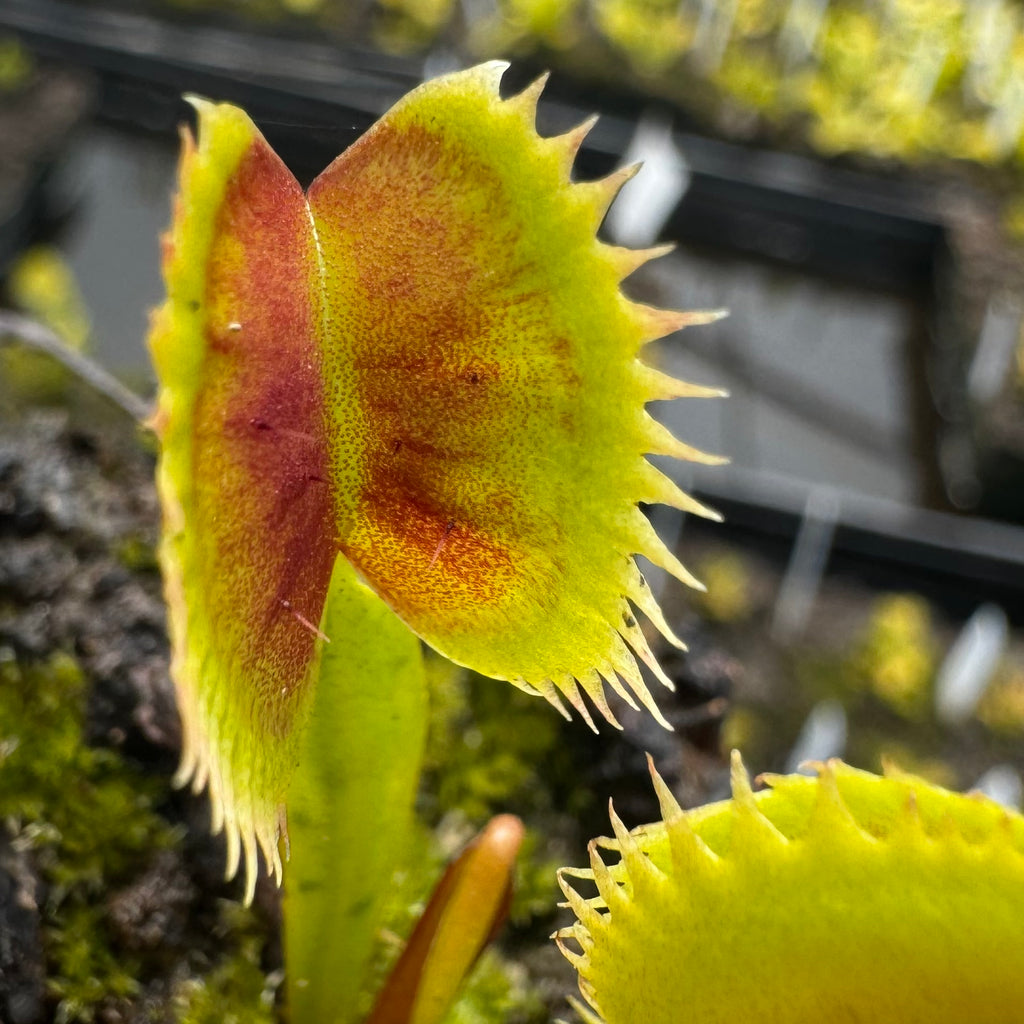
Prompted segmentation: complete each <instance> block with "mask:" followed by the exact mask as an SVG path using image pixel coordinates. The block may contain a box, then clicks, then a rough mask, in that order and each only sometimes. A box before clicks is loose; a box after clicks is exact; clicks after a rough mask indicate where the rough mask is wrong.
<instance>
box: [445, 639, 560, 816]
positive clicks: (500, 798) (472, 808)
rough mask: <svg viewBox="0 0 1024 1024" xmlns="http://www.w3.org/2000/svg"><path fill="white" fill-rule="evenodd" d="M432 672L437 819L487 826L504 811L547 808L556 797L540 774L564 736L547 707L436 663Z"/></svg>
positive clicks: (505, 684)
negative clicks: (453, 816) (455, 817)
mask: <svg viewBox="0 0 1024 1024" xmlns="http://www.w3.org/2000/svg"><path fill="white" fill-rule="evenodd" d="M427 666H428V677H429V684H430V688H431V723H430V734H429V737H428V741H427V755H426V770H427V773H428V776H429V780H430V781H429V785H428V786H427V787H426V788H427V790H428V791H430V792H432V793H434V794H436V797H434V799H436V801H437V807H436V810H437V812H439V814H446V813H449V812H452V811H459V812H461V813H462V814H464V815H465V816H466V818H467V819H469V821H471V822H473V823H475V824H478V825H482V824H483V823H484V822H485V821H486V820H487V819H488V818H489V817H490V816H491V815H492V814H496V813H498V812H499V811H507V810H526V809H533V808H537V807H541V808H544V807H546V806H547V805H548V804H549V803H550V794H549V792H548V789H547V787H546V786H545V785H544V783H543V781H542V780H541V779H540V778H539V777H538V774H537V766H538V765H539V764H540V763H541V762H542V761H543V759H544V757H545V755H546V754H548V753H549V752H550V751H551V750H552V748H553V747H554V746H555V745H556V742H557V740H558V729H559V719H558V716H557V715H555V714H553V713H552V710H551V708H550V707H549V706H548V704H547V703H546V702H544V701H542V700H538V699H537V698H536V697H531V696H528V695H527V694H525V693H521V692H519V691H517V690H513V689H512V688H511V687H509V685H508V684H507V683H501V682H496V681H495V680H493V679H484V678H482V677H480V676H477V675H474V674H472V673H469V672H466V671H465V670H463V669H460V668H458V667H456V666H453V665H451V664H450V663H448V662H443V661H442V660H441V659H439V658H437V657H433V656H432V657H430V658H429V659H428V662H427Z"/></svg>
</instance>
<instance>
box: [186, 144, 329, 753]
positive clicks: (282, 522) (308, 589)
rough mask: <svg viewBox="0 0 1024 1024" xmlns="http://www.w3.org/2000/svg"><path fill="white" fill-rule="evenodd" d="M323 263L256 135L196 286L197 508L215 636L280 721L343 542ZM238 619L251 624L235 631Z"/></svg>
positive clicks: (305, 660)
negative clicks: (200, 364) (329, 409)
mask: <svg viewBox="0 0 1024 1024" xmlns="http://www.w3.org/2000/svg"><path fill="white" fill-rule="evenodd" d="M312 273H315V260H314V259H313V255H312V251H311V246H310V240H309V224H308V218H307V214H306V210H305V205H304V200H303V196H302V191H301V189H300V188H299V186H298V184H297V182H296V181H295V179H294V178H293V177H292V175H291V174H290V173H289V172H288V171H287V169H286V168H285V167H284V165H283V164H282V163H281V162H280V160H279V159H278V158H277V156H276V155H275V154H274V153H273V151H272V150H270V148H269V147H268V146H267V144H266V143H265V142H264V141H263V139H262V138H258V137H257V138H256V139H254V141H253V144H252V146H251V148H250V149H249V151H248V152H247V153H246V154H245V156H244V157H243V158H242V160H241V162H240V164H239V166H238V168H237V169H236V171H235V173H234V174H233V175H232V177H231V179H230V181H229V183H228V186H227V190H226V193H225V196H224V201H223V205H222V208H221V210H220V215H219V219H218V224H217V230H216V232H215V234H214V243H213V246H212V249H211V252H210V254H209V264H208V276H207V287H206V294H205V295H203V296H197V297H196V299H195V301H196V303H197V304H200V305H197V311H198V312H199V313H200V315H201V316H202V318H203V323H204V326H205V336H206V341H207V355H206V360H205V366H204V370H203V373H204V386H203V388H202V390H201V392H200V394H199V397H198V400H197V403H196V411H195V427H194V430H195V436H194V451H195V466H194V472H195V479H196V481H197V490H196V508H195V513H194V519H193V522H194V524H195V526H194V528H195V531H196V535H197V538H198V541H197V543H199V544H200V545H201V546H202V553H203V558H204V561H205V563H206V564H205V565H204V569H205V571H206V580H207V584H206V585H207V593H205V594H204V595H203V596H204V599H205V602H206V607H207V609H208V610H209V614H210V616H211V619H212V626H213V633H214V641H215V643H216V642H218V641H219V640H223V649H224V657H225V658H229V657H231V652H236V651H240V652H241V655H240V657H241V660H242V661H243V663H244V667H245V670H246V676H247V677H248V678H250V679H251V680H252V685H253V687H254V690H255V692H254V694H253V698H254V702H255V707H256V708H257V709H262V710H261V713H260V714H259V716H258V717H260V719H261V720H262V721H263V724H264V725H265V727H267V728H268V729H269V730H270V731H271V732H274V733H278V734H283V733H284V732H287V729H288V725H289V712H288V709H287V707H286V706H285V705H286V703H287V702H286V701H285V702H282V699H281V698H282V696H285V697H287V696H288V695H291V694H295V693H297V692H298V690H299V689H300V687H301V686H302V684H303V682H304V681H305V679H306V676H307V674H308V670H309V666H310V663H311V660H312V658H313V656H314V650H315V643H316V640H317V634H318V633H319V630H318V629H317V627H316V626H315V623H316V622H318V621H319V619H320V614H321V610H322V608H323V603H324V599H325V596H326V591H327V585H328V582H329V579H330V573H331V569H332V565H333V559H334V555H335V551H336V549H335V548H334V546H333V544H332V537H333V524H332V518H333V515H332V512H333V510H332V502H331V495H330V490H329V488H328V486H327V484H326V483H325V481H326V480H328V479H329V473H330V471H329V468H328V465H327V457H326V451H327V447H326V438H325V423H324V414H323V398H322V395H323V390H322V385H321V373H322V369H321V357H320V353H319V350H318V346H317V343H316V335H315V334H314V331H313V325H312V322H311V321H312V315H311V304H310V289H311V283H310V282H311V274H312ZM220 616H223V626H222V625H221V623H220V621H219V618H220ZM232 620H234V621H238V622H240V623H241V624H242V625H241V627H239V628H241V629H243V630H244V635H243V636H241V637H238V636H235V637H232V636H230V635H226V634H227V632H228V631H229V630H230V629H231V626H230V625H229V623H230V622H231V621H232ZM222 630H223V632H222ZM235 656H236V657H238V655H235Z"/></svg>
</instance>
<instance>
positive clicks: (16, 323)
mask: <svg viewBox="0 0 1024 1024" xmlns="http://www.w3.org/2000/svg"><path fill="white" fill-rule="evenodd" d="M0 339H2V340H4V341H20V342H22V343H23V344H25V345H28V346H30V347H31V348H34V349H36V350H37V351H39V352H44V353H46V355H48V356H50V357H51V358H52V359H56V360H57V362H59V363H61V364H62V365H63V366H66V367H67V368H68V369H69V370H70V371H71V372H72V373H74V374H76V375H77V376H78V377H80V378H81V379H82V380H84V381H85V383H86V384H88V385H89V386H90V387H92V388H94V389H95V390H96V391H98V392H100V394H102V395H106V396H107V398H109V399H110V400H111V401H112V402H113V403H114V404H115V405H118V406H120V407H121V408H122V409H124V411H125V412H126V413H128V415H129V416H131V417H133V418H134V419H136V420H138V421H139V423H141V424H143V426H145V425H146V424H147V423H148V421H149V418H150V416H151V415H152V411H153V410H152V408H151V407H150V404H149V403H148V402H147V401H146V400H145V399H143V398H140V397H139V396H138V395H137V394H136V393H135V392H134V391H132V390H131V389H130V388H126V387H125V386H124V385H123V384H122V383H121V382H120V381H119V380H118V379H117V378H116V377H114V376H113V375H112V374H110V373H108V372H107V371H106V370H104V369H103V367H102V366H100V365H99V363H97V362H94V361H93V360H92V359H90V358H89V357H88V356H85V355H82V353H81V352H76V351H75V350H74V349H73V348H70V347H69V346H68V345H67V344H65V343H64V342H63V341H62V340H61V339H60V337H58V335H56V334H54V333H53V331H51V330H50V329H49V328H48V327H44V326H43V325H42V324H41V323H39V322H38V321H35V320H30V319H29V318H28V317H25V316H21V315H19V314H18V313H12V312H10V310H0Z"/></svg>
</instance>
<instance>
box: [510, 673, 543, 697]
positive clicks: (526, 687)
mask: <svg viewBox="0 0 1024 1024" xmlns="http://www.w3.org/2000/svg"><path fill="white" fill-rule="evenodd" d="M509 682H510V683H511V684H512V685H513V686H515V687H516V688H517V689H520V690H522V691H523V693H528V694H529V695H530V696H531V697H539V696H540V695H541V693H540V690H538V689H537V687H536V686H534V685H533V684H532V683H528V682H527V681H526V680H525V679H523V678H522V677H520V678H518V679H510V680H509Z"/></svg>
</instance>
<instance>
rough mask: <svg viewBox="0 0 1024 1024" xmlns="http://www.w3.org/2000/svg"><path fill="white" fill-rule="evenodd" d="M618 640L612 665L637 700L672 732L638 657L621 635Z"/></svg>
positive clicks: (613, 653) (661, 724) (660, 723)
mask: <svg viewBox="0 0 1024 1024" xmlns="http://www.w3.org/2000/svg"><path fill="white" fill-rule="evenodd" d="M616 640H617V643H616V644H615V647H614V649H613V651H612V655H611V663H612V667H613V668H614V669H615V671H616V672H617V673H618V674H619V675H620V676H621V677H622V678H623V679H624V680H625V681H626V682H627V683H628V684H629V686H630V687H631V688H632V690H633V693H635V694H636V697H637V700H639V701H640V703H641V704H643V706H644V707H645V708H647V710H648V711H649V712H650V713H651V714H652V715H653V716H654V720H655V721H656V722H657V723H658V724H659V725H660V726H662V727H663V728H665V729H668V730H669V732H672V731H673V729H672V726H671V725H669V723H668V720H667V719H666V718H665V716H664V715H663V714H662V713H661V709H660V708H659V707H658V705H657V704H655V703H654V698H653V697H652V696H651V691H650V690H648V689H647V684H646V683H645V682H644V679H643V676H642V675H641V674H640V669H639V667H638V666H637V663H636V659H635V658H634V657H633V655H632V654H630V653H629V650H628V649H627V647H626V645H625V644H624V643H623V642H622V639H621V638H620V637H617V638H616Z"/></svg>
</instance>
